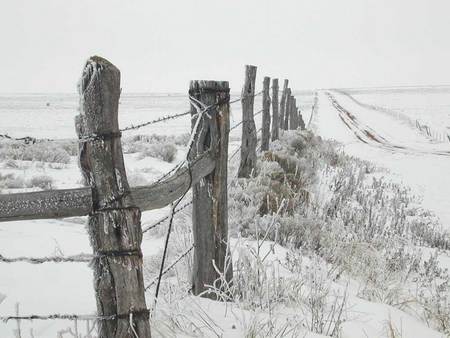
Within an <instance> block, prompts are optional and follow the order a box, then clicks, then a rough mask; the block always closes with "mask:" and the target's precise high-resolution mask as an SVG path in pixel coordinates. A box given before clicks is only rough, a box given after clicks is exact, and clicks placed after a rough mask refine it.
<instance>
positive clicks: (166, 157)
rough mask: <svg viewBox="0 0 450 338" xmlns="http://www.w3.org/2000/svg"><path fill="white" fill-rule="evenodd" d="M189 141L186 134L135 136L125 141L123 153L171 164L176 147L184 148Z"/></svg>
mask: <svg viewBox="0 0 450 338" xmlns="http://www.w3.org/2000/svg"><path fill="white" fill-rule="evenodd" d="M188 140H189V135H188V134H182V135H179V136H164V135H162V136H161V135H155V134H152V135H136V136H133V137H131V138H128V139H125V140H124V142H123V148H124V152H125V153H129V154H131V153H138V154H139V155H138V158H140V159H142V158H145V157H154V158H159V159H161V160H163V161H165V162H173V161H174V160H175V158H176V155H177V147H176V146H185V145H186V144H187V142H188Z"/></svg>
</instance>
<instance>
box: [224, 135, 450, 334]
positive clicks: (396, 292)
mask: <svg viewBox="0 0 450 338" xmlns="http://www.w3.org/2000/svg"><path fill="white" fill-rule="evenodd" d="M230 194H231V196H230V217H231V219H232V221H231V222H230V224H231V226H232V227H233V231H234V234H235V235H243V236H246V237H252V238H255V239H262V238H267V239H270V240H273V241H274V242H276V243H278V244H281V245H283V246H285V247H287V248H289V249H291V250H300V251H301V252H302V254H303V255H307V256H313V257H319V258H321V259H323V261H324V262H325V264H328V265H329V270H330V274H329V275H328V278H329V279H331V280H334V281H337V280H340V279H345V278H351V279H352V280H355V281H356V283H357V284H358V290H357V296H358V297H361V298H363V299H367V300H369V301H375V302H381V303H385V304H388V305H391V306H394V307H398V308H399V309H402V310H404V311H406V312H408V313H411V314H413V315H416V316H417V317H419V318H420V319H421V320H423V321H424V322H426V323H427V324H428V325H429V326H431V327H433V328H435V329H437V330H439V331H441V332H444V333H446V334H449V333H450V325H449V323H450V303H449V295H450V277H449V274H448V271H446V270H445V269H442V268H441V267H440V266H439V261H438V252H439V250H448V249H450V236H449V233H448V232H445V231H443V230H442V229H441V228H440V227H439V223H438V222H437V220H436V219H435V218H434V217H433V215H431V214H430V213H428V212H426V211H424V210H422V209H421V208H420V207H419V206H418V202H419V201H418V199H417V198H416V197H415V196H413V195H412V194H411V192H410V191H409V190H408V189H407V188H405V187H403V186H401V185H399V184H395V183H392V182H390V181H389V180H387V179H385V178H384V177H382V176H381V174H380V172H379V171H378V170H377V169H376V168H374V167H373V166H372V165H371V164H370V163H368V162H364V161H361V160H358V159H356V158H352V157H349V156H347V155H345V154H343V153H342V152H340V151H339V150H338V147H337V145H336V144H333V143H330V142H326V141H322V140H321V139H320V138H318V137H315V136H313V135H312V134H310V133H308V132H303V133H300V132H297V133H295V132H291V133H288V134H285V137H284V138H283V139H282V141H281V142H279V143H275V144H274V145H273V150H272V151H271V152H268V153H266V154H265V155H264V157H263V158H262V161H260V163H259V167H258V173H257V175H255V177H253V178H251V179H245V180H240V181H238V183H237V184H236V185H235V186H234V187H233V188H232V189H231V191H230ZM280 208H281V212H279V213H278V214H276V216H275V217H276V221H275V223H276V225H275V226H274V225H273V217H274V216H273V215H274V211H275V210H277V209H280ZM269 229H271V230H270V231H268V230H269ZM424 246H425V247H428V248H433V249H434V250H433V251H432V252H433V254H431V255H428V256H427V255H425V254H424V253H423V250H421V247H424ZM447 252H448V251H447ZM315 332H318V333H322V332H320V331H317V330H316V331H315Z"/></svg>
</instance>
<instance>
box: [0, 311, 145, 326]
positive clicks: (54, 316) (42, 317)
mask: <svg viewBox="0 0 450 338" xmlns="http://www.w3.org/2000/svg"><path fill="white" fill-rule="evenodd" d="M149 313H150V311H149V310H148V309H143V310H130V312H128V313H123V314H114V315H107V316H99V315H84V314H66V313H54V314H48V315H36V314H32V315H25V316H19V315H15V316H0V320H1V321H2V322H4V323H7V322H8V321H10V320H55V319H62V320H116V319H127V318H129V317H130V315H131V316H139V315H144V316H146V317H148V315H149Z"/></svg>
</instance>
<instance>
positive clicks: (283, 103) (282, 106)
mask: <svg viewBox="0 0 450 338" xmlns="http://www.w3.org/2000/svg"><path fill="white" fill-rule="evenodd" d="M288 85H289V80H288V79H285V80H284V84H283V92H282V93H281V101H280V129H285V128H284V114H285V111H286V96H287V90H288Z"/></svg>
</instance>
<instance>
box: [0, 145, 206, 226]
mask: <svg viewBox="0 0 450 338" xmlns="http://www.w3.org/2000/svg"><path fill="white" fill-rule="evenodd" d="M214 168H215V160H214V157H213V155H212V154H211V153H210V152H206V153H204V154H203V155H201V156H200V157H199V158H197V159H196V160H194V162H193V164H192V167H191V170H192V180H193V182H194V183H198V182H200V180H201V179H202V178H203V177H204V176H206V175H208V174H209V173H211V172H212V171H213V170H214ZM188 187H189V172H188V170H187V168H182V169H180V170H179V171H178V172H176V173H175V174H173V175H172V176H169V177H168V178H166V179H164V180H162V181H161V182H159V183H154V184H151V185H148V186H141V187H134V188H131V195H132V196H133V199H134V201H135V203H136V205H137V206H138V207H139V208H140V209H141V210H142V211H143V210H153V209H159V208H162V207H165V206H167V205H169V204H170V203H172V202H173V201H174V200H176V199H177V198H179V197H181V196H182V194H183V193H184V192H185V191H186V189H188ZM92 211H93V203H92V190H91V188H90V187H84V188H76V189H64V190H47V191H37V192H28V193H18V194H3V195H0V222H10V221H20V220H32V219H47V218H63V217H76V216H87V215H89V214H90V213H91V212H92Z"/></svg>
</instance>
